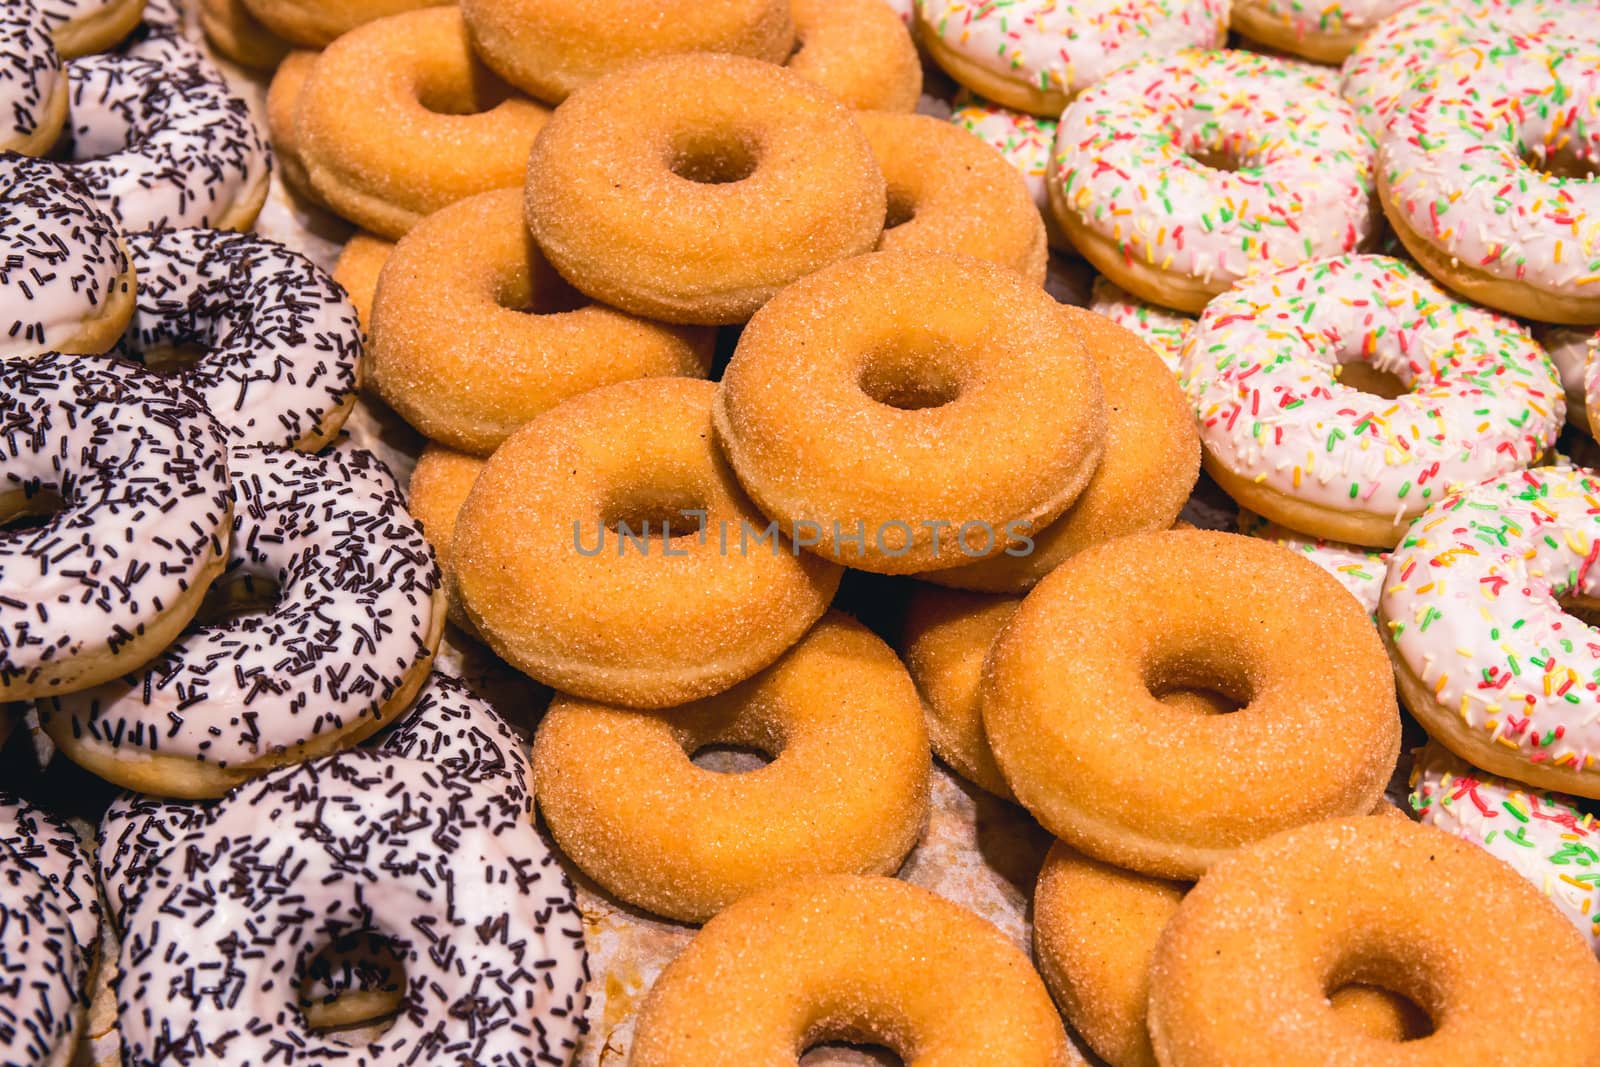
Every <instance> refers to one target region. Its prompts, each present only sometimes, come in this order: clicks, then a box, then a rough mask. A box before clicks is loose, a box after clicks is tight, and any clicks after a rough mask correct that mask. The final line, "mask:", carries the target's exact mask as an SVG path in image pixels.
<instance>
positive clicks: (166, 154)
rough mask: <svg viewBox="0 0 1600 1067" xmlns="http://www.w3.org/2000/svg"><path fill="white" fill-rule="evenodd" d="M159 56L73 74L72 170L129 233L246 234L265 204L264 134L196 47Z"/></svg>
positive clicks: (83, 64) (103, 60) (89, 62)
mask: <svg viewBox="0 0 1600 1067" xmlns="http://www.w3.org/2000/svg"><path fill="white" fill-rule="evenodd" d="M162 54H163V55H166V57H167V58H166V59H161V58H145V57H143V56H121V55H115V54H106V55H96V56H86V57H85V58H83V59H80V60H77V61H76V62H74V63H72V64H71V66H69V67H68V68H67V74H68V80H69V82H70V84H71V94H72V100H71V106H72V117H71V120H70V121H69V122H68V124H67V125H68V130H69V132H70V136H71V141H70V144H69V146H68V158H69V159H70V160H71V166H72V167H73V169H74V170H76V171H77V173H78V177H80V178H81V179H83V182H84V184H85V185H87V186H88V187H89V191H90V192H92V193H93V194H94V196H95V198H96V199H97V200H99V201H100V203H101V205H102V206H103V207H104V208H105V209H106V211H107V213H109V214H110V215H111V216H112V218H114V219H116V220H117V222H118V224H119V225H121V227H122V229H123V230H124V231H125V232H128V233H136V232H140V231H143V230H157V229H166V228H169V227H179V226H208V227H210V228H212V229H217V230H248V229H249V228H250V227H251V226H252V225H253V224H254V223H255V219H256V215H257V214H259V213H260V211H261V205H262V204H263V203H265V202H266V198H267V188H268V185H269V180H268V179H269V177H270V174H269V171H270V162H269V160H270V155H271V153H270V152H269V150H268V148H267V141H266V137H265V136H264V135H263V133H262V131H261V129H260V128H259V127H258V126H257V125H256V122H255V119H254V118H252V117H251V114H250V106H249V105H248V104H247V103H246V102H245V100H244V98H243V97H241V96H239V95H238V94H237V93H235V92H234V91H233V90H232V89H230V88H229V87H228V85H227V83H226V82H225V81H223V79H222V75H221V73H220V72H219V71H218V70H217V69H216V68H215V67H212V66H210V65H209V64H208V63H207V62H206V61H205V60H204V59H203V58H201V57H200V56H199V54H198V53H197V52H193V51H192V48H191V47H189V46H180V47H177V49H176V51H170V53H169V52H163V53H162Z"/></svg>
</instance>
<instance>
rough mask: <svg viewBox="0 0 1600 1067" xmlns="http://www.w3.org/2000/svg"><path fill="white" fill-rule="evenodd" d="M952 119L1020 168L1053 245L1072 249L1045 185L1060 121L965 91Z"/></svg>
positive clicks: (1066, 249)
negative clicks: (1015, 108) (1057, 222)
mask: <svg viewBox="0 0 1600 1067" xmlns="http://www.w3.org/2000/svg"><path fill="white" fill-rule="evenodd" d="M950 121H951V122H953V123H955V124H956V125H957V126H960V127H961V128H962V129H964V130H966V131H967V132H968V133H970V134H973V135H975V136H976V137H977V138H978V139H979V140H980V141H982V142H984V143H985V144H987V145H988V146H989V147H990V148H993V149H995V150H996V151H997V152H999V153H1000V154H1001V155H1002V156H1004V157H1005V160H1006V162H1007V163H1010V164H1011V165H1012V166H1013V167H1015V168H1017V170H1018V171H1019V172H1020V173H1021V174H1022V179H1023V181H1024V182H1026V183H1027V185H1028V193H1029V195H1031V196H1032V197H1033V203H1034V206H1035V207H1037V208H1038V209H1039V214H1040V215H1041V216H1042V217H1043V218H1044V228H1045V234H1046V235H1047V236H1048V237H1049V239H1050V247H1051V248H1057V249H1060V250H1061V251H1063V252H1071V251H1072V243H1071V242H1070V241H1068V240H1067V237H1066V234H1064V233H1062V232H1061V227H1060V226H1057V225H1056V219H1055V216H1054V215H1052V214H1051V213H1050V192H1049V190H1048V189H1047V188H1046V187H1045V174H1046V173H1047V172H1048V171H1049V169H1050V153H1051V150H1052V149H1053V148H1054V146H1055V142H1056V120H1055V119H1054V118H1048V119H1041V118H1038V117H1037V116H1034V115H1029V114H1027V113H1026V112H1023V111H1012V110H1011V109H1010V108H1006V107H1001V106H1000V105H998V104H991V103H989V102H988V101H987V100H984V99H983V98H982V97H979V96H974V95H973V94H971V93H969V92H967V91H966V90H962V91H961V92H959V93H957V94H956V98H955V101H954V102H953V103H952V105H951V112H950Z"/></svg>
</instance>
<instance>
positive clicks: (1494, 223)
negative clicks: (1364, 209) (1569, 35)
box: [1378, 12, 1600, 324]
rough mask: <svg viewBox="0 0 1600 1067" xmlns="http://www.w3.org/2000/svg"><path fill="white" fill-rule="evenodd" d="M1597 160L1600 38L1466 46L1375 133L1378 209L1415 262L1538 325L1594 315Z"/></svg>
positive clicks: (1599, 211)
mask: <svg viewBox="0 0 1600 1067" xmlns="http://www.w3.org/2000/svg"><path fill="white" fill-rule="evenodd" d="M1590 17H1591V18H1592V17H1593V15H1592V12H1591V15H1590ZM1490 44H1492V51H1491V54H1490V55H1489V56H1488V57H1487V58H1486V55H1485V47H1486V46H1487V45H1490ZM1597 168H1600V42H1596V43H1585V44H1576V43H1573V42H1571V41H1570V40H1568V41H1565V42H1564V43H1557V40H1554V39H1553V40H1551V41H1547V42H1538V41H1533V42H1524V41H1522V40H1521V39H1520V38H1516V39H1512V40H1510V41H1506V42H1500V41H1499V40H1498V39H1495V40H1493V41H1492V42H1490V41H1487V40H1479V39H1473V40H1471V41H1470V42H1467V43H1463V44H1462V45H1461V46H1460V47H1458V48H1456V49H1455V50H1454V51H1452V52H1450V53H1448V54H1445V55H1442V56H1440V57H1439V59H1438V60H1437V62H1436V63H1435V64H1434V66H1433V67H1432V68H1431V69H1430V70H1429V71H1428V72H1427V73H1426V74H1424V75H1422V76H1421V77H1419V78H1418V79H1417V81H1416V82H1415V83H1413V85H1412V86H1411V88H1410V89H1409V90H1407V91H1406V93H1405V94H1404V95H1403V96H1402V98H1401V100H1400V103H1399V105H1398V106H1397V107H1396V109H1395V112H1394V114H1393V115H1392V116H1391V119H1390V122H1389V124H1388V126H1387V127H1386V128H1385V129H1384V132H1383V134H1382V135H1381V136H1380V137H1379V139H1378V193H1379V196H1380V197H1381V199H1382V202H1383V209H1384V213H1385V214H1386V215H1387V216H1388V218H1389V223H1390V225H1391V226H1393V227H1394V231H1395V233H1396V234H1397V235H1398V236H1399V238H1400V240H1401V241H1402V242H1403V243H1404V244H1405V246H1406V248H1407V250H1408V251H1410V253H1411V254H1412V255H1413V256H1415V257H1416V259H1417V262H1419V263H1421V264H1422V265H1423V267H1425V268H1426V269H1427V271H1428V273H1429V274H1431V275H1433V276H1434V277H1435V278H1437V279H1438V280H1439V281H1440V282H1442V283H1444V284H1445V285H1447V286H1449V287H1450V288H1451V289H1454V290H1455V291H1457V292H1459V293H1462V294H1463V295H1465V296H1467V297H1468V298H1469V299H1472V300H1475V301H1477V302H1478V303H1481V304H1487V305H1489V306H1491V307H1495V308H1499V309H1500V310H1502V311H1506V312H1509V313H1511V314H1513V315H1520V316H1522V317H1523V318H1529V319H1537V320H1540V321H1544V322H1560V323H1575V324H1583V323H1589V324H1596V323H1600V236H1597V235H1600V182H1596V181H1594V180H1593V178H1592V176H1593V175H1594V174H1595V173H1596V170H1597Z"/></svg>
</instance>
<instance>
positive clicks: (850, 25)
mask: <svg viewBox="0 0 1600 1067" xmlns="http://www.w3.org/2000/svg"><path fill="white" fill-rule="evenodd" d="M789 11H790V13H791V14H792V15H793V17H794V30H795V51H794V54H793V55H791V56H790V57H789V61H788V63H787V64H785V65H786V66H787V67H788V68H789V69H790V70H792V71H793V72H794V73H796V74H798V75H800V76H801V77H802V78H805V79H806V80H807V81H813V82H816V83H817V84H818V85H820V86H822V87H823V88H824V89H826V90H828V92H830V93H832V94H833V95H834V96H836V97H838V98H839V101H840V103H842V104H844V105H845V106H846V107H851V108H858V109H861V110H869V111H904V112H911V111H915V110H916V109H917V99H918V98H919V97H920V96H921V95H922V59H921V57H920V56H918V55H917V46H916V45H915V44H913V43H912V41H911V34H910V32H909V31H908V30H907V29H906V24H905V23H904V22H902V21H901V20H900V19H899V17H898V16H896V14H895V12H894V10H893V9H892V8H890V7H889V6H888V5H887V4H885V3H884V2H883V0H790V3H789Z"/></svg>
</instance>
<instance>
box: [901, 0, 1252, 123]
mask: <svg viewBox="0 0 1600 1067" xmlns="http://www.w3.org/2000/svg"><path fill="white" fill-rule="evenodd" d="M917 33H918V39H919V40H920V41H921V42H922V44H923V47H925V48H926V49H927V50H928V52H929V54H931V55H932V56H933V58H934V59H935V60H936V61H937V62H938V64H939V66H941V67H943V68H944V69H945V71H946V72H948V73H949V74H950V76H951V77H953V78H954V79H955V80H956V81H958V82H960V83H961V84H962V85H965V86H966V87H967V88H968V89H971V90H972V91H973V92H975V93H977V94H979V95H980V96H985V97H987V98H989V99H990V100H993V101H996V102H997V103H1001V104H1004V105H1005V106H1006V107H1009V108H1014V109H1015V110H1017V111H1026V112H1029V113H1030V114H1034V115H1039V116H1041V117H1044V118H1054V117H1056V116H1057V115H1059V114H1061V109H1062V108H1064V107H1066V106H1067V103H1068V102H1069V101H1070V100H1071V99H1072V98H1073V97H1074V96H1076V95H1077V94H1078V93H1080V92H1082V91H1083V90H1085V89H1087V88H1088V87H1089V86H1091V85H1094V84H1095V83H1096V82H1098V81H1100V80H1101V79H1102V78H1104V77H1106V75H1108V74H1110V73H1111V72H1112V71H1114V70H1116V69H1117V68H1118V67H1121V66H1123V65H1125V64H1128V63H1132V62H1133V61H1134V60H1138V59H1145V58H1147V57H1152V56H1154V57H1159V56H1165V55H1167V54H1168V53H1170V52H1175V51H1177V50H1178V49H1181V48H1216V47H1218V46H1219V45H1221V44H1222V42H1223V40H1224V39H1225V38H1226V37H1227V34H1228V0H1009V2H1006V3H996V2H995V0H919V2H918V4H917Z"/></svg>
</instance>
